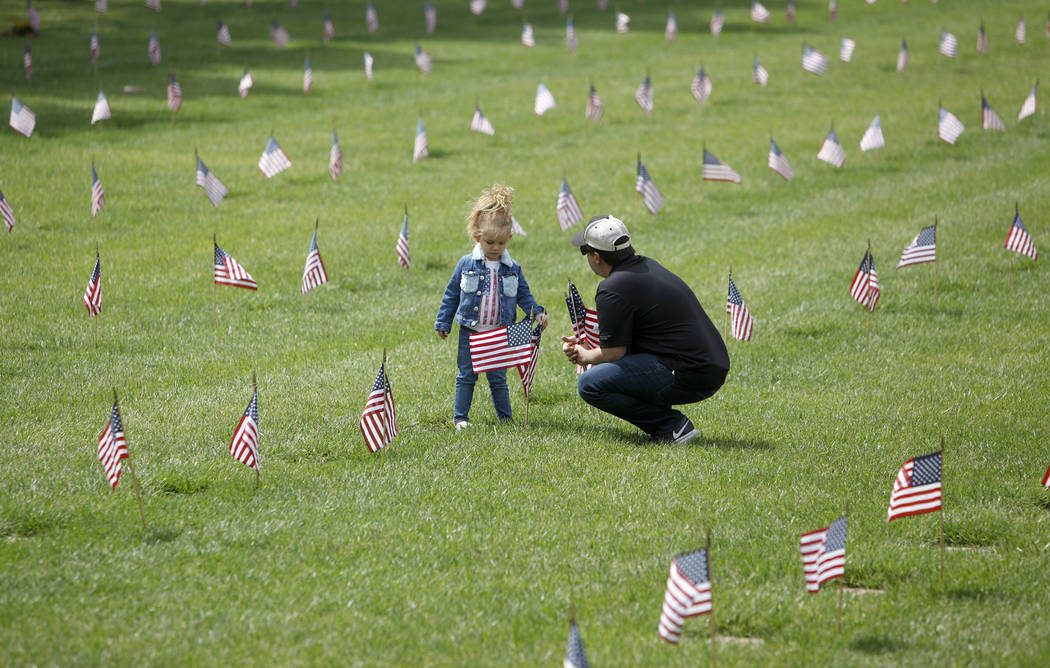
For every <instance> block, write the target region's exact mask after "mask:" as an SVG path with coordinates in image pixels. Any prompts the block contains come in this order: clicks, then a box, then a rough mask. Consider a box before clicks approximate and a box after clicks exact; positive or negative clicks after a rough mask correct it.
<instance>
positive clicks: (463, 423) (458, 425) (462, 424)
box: [456, 420, 474, 431]
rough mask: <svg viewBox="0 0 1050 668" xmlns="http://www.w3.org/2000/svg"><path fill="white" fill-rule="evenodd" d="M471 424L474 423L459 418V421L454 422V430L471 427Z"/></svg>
mask: <svg viewBox="0 0 1050 668" xmlns="http://www.w3.org/2000/svg"><path fill="white" fill-rule="evenodd" d="M472 426H474V425H472V424H470V423H469V422H467V421H466V420H460V421H459V422H457V423H456V431H460V430H463V429H466V428H467V427H472Z"/></svg>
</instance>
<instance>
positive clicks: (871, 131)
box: [860, 114, 886, 152]
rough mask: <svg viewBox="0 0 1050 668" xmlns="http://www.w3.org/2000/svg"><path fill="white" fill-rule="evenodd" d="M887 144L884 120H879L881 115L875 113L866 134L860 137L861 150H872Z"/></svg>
mask: <svg viewBox="0 0 1050 668" xmlns="http://www.w3.org/2000/svg"><path fill="white" fill-rule="evenodd" d="M885 146H886V139H885V138H884V137H883V136H882V121H881V120H879V115H878V114H875V119H874V120H873V121H872V122H871V125H869V126H868V129H867V130H865V131H864V136H863V137H861V138H860V150H861V152H864V151H871V150H873V149H877V148H884V147H885Z"/></svg>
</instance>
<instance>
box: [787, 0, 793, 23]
mask: <svg viewBox="0 0 1050 668" xmlns="http://www.w3.org/2000/svg"><path fill="white" fill-rule="evenodd" d="M784 20H785V21H787V22H788V23H794V22H795V3H794V2H791V0H788V3H787V8H786V9H784Z"/></svg>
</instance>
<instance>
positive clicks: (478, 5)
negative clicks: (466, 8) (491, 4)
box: [470, 0, 488, 16]
mask: <svg viewBox="0 0 1050 668" xmlns="http://www.w3.org/2000/svg"><path fill="white" fill-rule="evenodd" d="M486 4H488V0H470V13H471V14H473V15H474V16H481V13H482V12H483V11H485V5H486Z"/></svg>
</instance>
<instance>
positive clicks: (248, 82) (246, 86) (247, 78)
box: [237, 68, 255, 97]
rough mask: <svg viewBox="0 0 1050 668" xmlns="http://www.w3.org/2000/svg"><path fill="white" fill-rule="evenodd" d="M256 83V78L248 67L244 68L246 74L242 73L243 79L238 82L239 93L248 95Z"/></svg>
mask: <svg viewBox="0 0 1050 668" xmlns="http://www.w3.org/2000/svg"><path fill="white" fill-rule="evenodd" d="M254 85H255V80H254V79H252V73H251V71H250V70H249V69H248V68H244V74H243V75H241V80H240V81H239V82H237V93H238V94H240V96H241V97H248V91H250V90H251V89H252V86H254Z"/></svg>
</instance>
